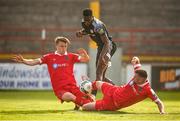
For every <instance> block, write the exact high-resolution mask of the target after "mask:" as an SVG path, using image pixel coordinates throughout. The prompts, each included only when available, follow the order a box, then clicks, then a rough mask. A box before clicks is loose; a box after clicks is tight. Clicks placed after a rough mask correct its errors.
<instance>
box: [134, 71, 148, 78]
mask: <svg viewBox="0 0 180 121" xmlns="http://www.w3.org/2000/svg"><path fill="white" fill-rule="evenodd" d="M135 73H136V74H138V75H139V76H140V77H143V78H145V79H146V78H147V76H148V75H147V72H146V71H145V70H136V71H135Z"/></svg>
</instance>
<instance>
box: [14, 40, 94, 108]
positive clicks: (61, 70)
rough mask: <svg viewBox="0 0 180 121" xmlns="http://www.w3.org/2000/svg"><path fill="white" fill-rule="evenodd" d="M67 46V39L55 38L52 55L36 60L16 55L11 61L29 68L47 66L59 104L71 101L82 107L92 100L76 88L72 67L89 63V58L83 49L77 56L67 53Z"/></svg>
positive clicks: (68, 42)
mask: <svg viewBox="0 0 180 121" xmlns="http://www.w3.org/2000/svg"><path fill="white" fill-rule="evenodd" d="M69 44H70V41H69V40H68V39H67V38H65V37H57V38H55V46H56V51H55V52H54V53H49V54H46V55H43V57H42V58H37V59H25V58H23V57H22V56H21V55H16V56H14V57H13V60H14V61H16V62H19V63H24V64H26V65H30V66H34V65H38V64H47V66H48V71H49V74H50V78H51V84H52V88H53V90H54V93H55V95H56V96H57V98H59V99H60V100H61V102H63V101H66V102H70V101H72V102H74V103H75V104H77V105H79V106H82V105H83V104H86V103H88V102H91V101H92V99H91V98H90V97H89V95H87V94H85V93H83V92H81V91H80V89H79V88H78V87H77V86H76V80H75V78H74V74H73V67H74V64H75V63H77V62H87V61H89V56H88V54H87V52H86V51H85V50H84V49H79V50H78V51H77V53H78V54H75V53H68V52H67V47H68V45H69Z"/></svg>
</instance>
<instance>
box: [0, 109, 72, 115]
mask: <svg viewBox="0 0 180 121" xmlns="http://www.w3.org/2000/svg"><path fill="white" fill-rule="evenodd" d="M72 111H74V110H72V109H71V110H19V111H17V110H15V111H14V110H13V111H1V112H0V114H7V115H8V114H12V115H13V114H46V113H66V112H72Z"/></svg>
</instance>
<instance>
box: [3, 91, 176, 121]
mask: <svg viewBox="0 0 180 121" xmlns="http://www.w3.org/2000/svg"><path fill="white" fill-rule="evenodd" d="M158 95H159V97H160V98H161V99H162V101H163V102H164V105H165V111H166V112H167V113H168V114H165V115H160V114H159V112H158V108H157V107H156V104H154V103H153V102H152V101H151V100H150V99H147V100H145V101H143V102H140V103H138V104H136V105H133V106H131V107H128V108H124V109H121V110H118V111H114V112H113V111H102V112H100V111H99V112H97V111H95V112H88V111H82V110H79V111H74V110H73V108H74V104H73V103H63V104H61V103H60V102H59V101H58V99H57V98H56V97H55V96H54V94H53V92H52V91H0V120H6V121H7V120H33V121H35V120H46V121H47V120H64V121H70V120H73V121H77V120H78V121H80V120H81V121H88V120H92V121H95V120H101V121H110V120H116V121H117V120H126V121H130V120H135V121H137V120H143V121H146V120H147V121H149V120H166V121H168V120H171V121H172V120H177V121H178V120H180V92H174V91H164V92H158ZM97 97H98V98H100V97H101V95H100V94H98V96H97Z"/></svg>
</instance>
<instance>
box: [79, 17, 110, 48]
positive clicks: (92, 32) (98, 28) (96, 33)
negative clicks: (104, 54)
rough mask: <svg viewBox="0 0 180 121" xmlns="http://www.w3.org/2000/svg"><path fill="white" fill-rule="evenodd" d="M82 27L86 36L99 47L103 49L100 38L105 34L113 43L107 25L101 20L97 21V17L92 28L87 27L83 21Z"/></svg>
mask: <svg viewBox="0 0 180 121" xmlns="http://www.w3.org/2000/svg"><path fill="white" fill-rule="evenodd" d="M82 27H83V29H84V32H85V34H87V35H89V36H90V37H91V39H92V40H93V41H95V42H96V44H97V46H98V47H103V45H104V43H103V41H102V39H101V37H100V36H101V35H103V34H105V35H106V36H107V37H108V39H109V41H111V43H112V38H111V37H110V36H109V34H108V31H107V29H106V26H105V24H104V23H103V22H101V21H100V20H98V19H96V18H95V17H94V18H93V22H92V23H91V25H90V26H86V25H85V24H84V20H82Z"/></svg>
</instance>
